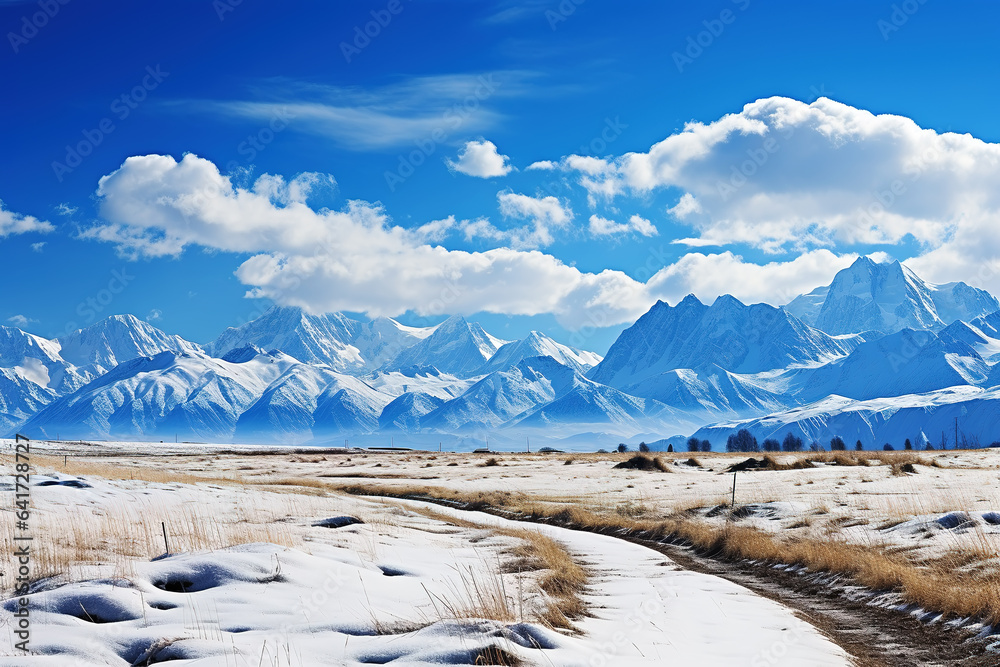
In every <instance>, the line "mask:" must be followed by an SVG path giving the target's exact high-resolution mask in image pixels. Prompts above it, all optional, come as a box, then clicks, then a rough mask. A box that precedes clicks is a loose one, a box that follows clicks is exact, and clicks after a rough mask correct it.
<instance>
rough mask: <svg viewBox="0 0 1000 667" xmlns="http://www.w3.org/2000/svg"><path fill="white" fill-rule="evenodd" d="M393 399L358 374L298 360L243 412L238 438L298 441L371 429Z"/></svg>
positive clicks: (239, 423)
mask: <svg viewBox="0 0 1000 667" xmlns="http://www.w3.org/2000/svg"><path fill="white" fill-rule="evenodd" d="M390 400H391V397H390V396H387V395H385V394H382V393H380V392H378V391H376V390H375V389H373V388H372V387H370V386H368V385H367V384H365V383H364V382H363V381H361V380H359V379H358V378H355V377H352V376H349V375H344V374H341V373H337V372H335V371H333V370H332V369H330V368H328V367H317V366H311V365H307V364H295V365H292V366H291V367H289V368H288V369H287V370H285V371H284V372H283V373H282V374H281V375H280V376H279V377H278V378H276V379H275V380H273V381H272V382H271V383H270V384H269V385H268V387H267V388H266V389H265V390H264V391H263V393H262V394H261V395H260V398H258V399H257V400H256V401H255V402H254V403H253V405H251V406H250V407H248V408H247V409H246V411H244V412H243V413H242V414H241V415H240V416H239V419H238V420H237V422H236V430H235V437H236V438H237V439H240V440H245V441H249V442H258V441H271V442H281V443H297V442H304V441H306V440H310V439H312V438H313V437H315V436H316V435H319V434H326V435H330V434H334V433H338V434H339V433H357V432H368V431H372V430H375V429H376V428H377V427H378V416H379V414H380V413H381V411H382V408H384V407H385V406H386V405H387V404H388V403H389V402H390Z"/></svg>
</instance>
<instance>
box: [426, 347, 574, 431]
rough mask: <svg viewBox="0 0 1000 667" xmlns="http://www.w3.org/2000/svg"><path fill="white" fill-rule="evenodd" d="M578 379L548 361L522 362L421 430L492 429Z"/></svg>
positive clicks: (432, 416) (433, 416) (442, 410)
mask: <svg viewBox="0 0 1000 667" xmlns="http://www.w3.org/2000/svg"><path fill="white" fill-rule="evenodd" d="M577 377H582V376H579V374H578V373H576V372H575V371H574V370H573V369H572V368H569V367H568V366H564V365H563V364H560V363H559V362H558V361H556V360H555V359H553V358H551V357H532V358H529V359H522V360H521V361H519V362H518V363H517V364H516V365H514V367H512V368H509V369H507V370H505V371H494V372H493V373H490V374H489V375H487V376H486V377H484V378H482V379H480V380H479V381H478V382H476V383H475V384H473V385H472V386H471V387H469V389H468V390H467V391H465V392H464V393H463V394H462V395H461V396H459V397H457V398H455V399H452V400H450V401H448V402H446V403H444V404H443V405H441V406H440V407H439V408H437V409H436V410H434V411H433V412H431V413H429V414H427V415H426V416H425V417H423V418H422V419H421V420H420V424H421V426H422V427H426V428H433V429H437V430H442V431H454V430H459V429H464V428H483V427H489V428H495V427H498V426H500V425H501V424H503V423H505V422H508V421H510V420H511V419H513V418H515V417H517V416H518V415H520V414H522V413H524V412H526V411H528V410H529V409H531V408H534V407H537V406H538V405H541V404H543V403H548V402H550V401H552V400H553V399H555V398H556V397H558V396H561V395H563V394H565V393H566V392H567V391H569V390H570V389H571V388H572V387H573V384H574V381H575V379H576V378H577Z"/></svg>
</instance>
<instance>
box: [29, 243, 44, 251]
mask: <svg viewBox="0 0 1000 667" xmlns="http://www.w3.org/2000/svg"><path fill="white" fill-rule="evenodd" d="M44 247H45V241H39V242H38V243H32V244H31V249H32V250H33V251H34V252H41V251H42V248H44Z"/></svg>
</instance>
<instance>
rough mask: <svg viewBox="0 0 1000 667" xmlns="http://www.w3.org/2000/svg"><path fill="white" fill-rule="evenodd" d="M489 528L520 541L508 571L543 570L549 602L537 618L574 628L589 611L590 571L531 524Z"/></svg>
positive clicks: (444, 518)
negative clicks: (586, 598)
mask: <svg viewBox="0 0 1000 667" xmlns="http://www.w3.org/2000/svg"><path fill="white" fill-rule="evenodd" d="M413 509H414V511H416V512H418V513H419V514H422V515H423V516H426V517H428V518H430V519H433V520H435V521H439V522H442V523H448V524H451V525H454V526H457V527H460V528H484V526H482V525H480V524H477V523H474V522H472V521H467V520H465V519H462V518H459V517H454V516H451V515H449V514H444V513H443V512H436V511H435V510H433V509H430V508H426V507H420V508H413ZM489 530H491V531H492V532H493V533H495V534H497V535H503V536H506V537H510V538H513V539H515V540H518V542H519V546H517V547H516V548H515V549H514V550H513V553H512V555H513V556H514V558H515V560H514V561H513V562H512V563H509V564H507V566H506V567H505V568H504V569H505V571H506V572H509V573H513V572H517V573H522V572H534V571H539V572H542V575H541V578H540V579H539V582H538V586H539V588H540V589H541V590H542V591H543V592H544V593H545V594H546V596H547V604H546V606H545V609H544V610H542V611H541V612H540V613H539V614H538V617H537V619H536V620H538V621H541V622H542V623H544V624H546V625H548V626H549V627H553V628H562V629H571V628H572V627H573V625H572V622H571V621H572V619H576V618H581V617H582V616H584V615H585V614H586V612H587V605H586V603H585V602H584V601H583V599H582V598H581V595H582V594H583V592H584V590H585V589H586V587H587V581H588V575H587V571H586V570H585V569H584V568H583V567H582V566H581V565H580V564H579V563H577V562H576V561H575V560H574V559H573V556H572V555H571V554H570V553H569V551H567V550H566V547H565V546H563V545H562V544H561V543H559V542H558V541H556V540H553V539H552V538H550V537H547V536H545V535H542V534H541V533H539V532H538V531H536V530H531V529H530V528H521V529H517V530H508V529H500V528H489ZM487 610H488V609H487ZM497 620H502V619H497Z"/></svg>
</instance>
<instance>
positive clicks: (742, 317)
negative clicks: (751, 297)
mask: <svg viewBox="0 0 1000 667" xmlns="http://www.w3.org/2000/svg"><path fill="white" fill-rule="evenodd" d="M863 341H864V338H862V337H860V336H849V337H840V338H836V337H833V336H830V335H829V334H826V333H824V332H822V331H819V330H817V329H814V328H812V327H810V326H808V325H806V324H804V323H803V322H801V321H800V320H799V319H798V318H796V317H795V316H793V315H792V314H790V313H788V312H787V311H785V310H783V309H781V308H775V307H774V306H769V305H767V304H756V305H752V306H747V305H744V304H743V303H741V302H739V301H738V300H736V299H734V298H733V297H731V296H722V297H719V298H718V299H716V301H715V303H713V304H712V305H711V306H706V305H704V304H703V303H701V302H700V301H698V299H696V298H695V297H694V296H690V295H689V296H687V297H685V298H684V300H683V301H681V302H680V303H679V304H677V306H674V307H671V306H668V305H667V304H665V303H663V302H662V301H661V302H657V303H656V305H654V306H653V307H652V308H651V309H650V310H649V312H648V313H646V314H645V315H643V316H642V317H640V318H639V320H638V321H637V322H636V323H635V324H634V325H632V326H631V327H630V328H628V329H626V330H625V331H624V332H622V334H621V336H620V337H619V338H618V340H617V341H615V343H614V345H612V346H611V349H610V350H608V354H607V356H606V357H605V358H604V360H603V361H602V362H601V363H600V364H598V365H597V367H595V368H594V369H593V370H592V371H590V373H588V377H590V379H592V380H594V381H595V382H601V383H603V384H608V385H611V386H613V387H617V388H619V389H623V390H626V391H627V390H628V388H629V387H633V386H635V385H638V384H639V383H641V382H643V381H645V380H648V379H649V378H651V377H655V376H657V375H660V374H661V373H666V372H668V371H672V370H676V369H679V368H691V369H698V368H702V367H706V366H717V367H718V368H721V369H723V370H726V371H732V372H736V373H760V372H762V371H768V370H772V369H776V368H785V367H787V366H789V365H792V364H807V363H817V362H828V361H832V360H834V359H837V358H840V357H843V356H845V355H847V354H848V353H850V351H851V350H852V349H854V348H855V347H856V346H857V345H859V344H860V343H861V342H863Z"/></svg>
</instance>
